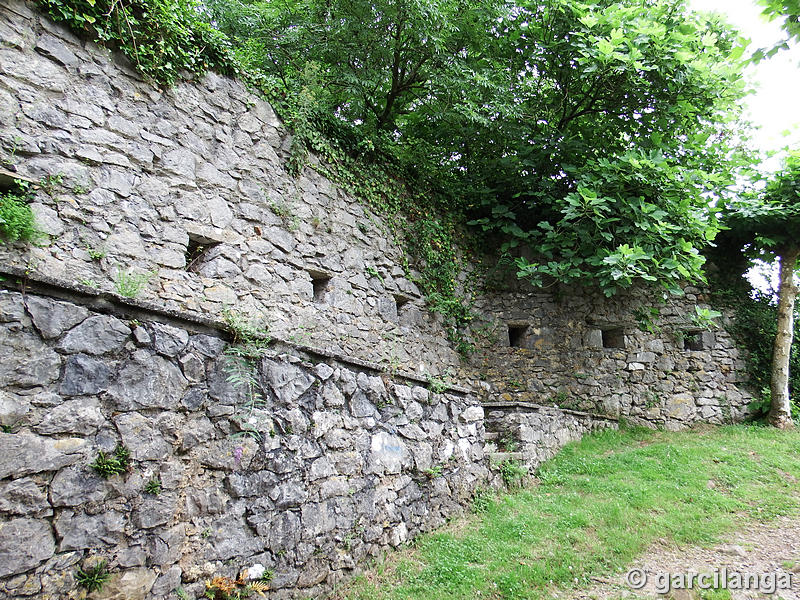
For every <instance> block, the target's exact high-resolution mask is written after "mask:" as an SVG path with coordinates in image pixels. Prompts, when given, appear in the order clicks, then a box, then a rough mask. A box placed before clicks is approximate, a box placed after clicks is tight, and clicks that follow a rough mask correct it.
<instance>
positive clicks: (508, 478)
mask: <svg viewBox="0 0 800 600" xmlns="http://www.w3.org/2000/svg"><path fill="white" fill-rule="evenodd" d="M527 474H528V469H527V467H526V466H525V465H523V464H522V463H521V462H519V461H517V460H514V459H513V458H510V459H508V460H504V461H503V462H502V463H500V477H501V478H502V479H503V483H505V484H506V487H508V488H515V487H522V484H523V481H524V480H525V476H526V475H527Z"/></svg>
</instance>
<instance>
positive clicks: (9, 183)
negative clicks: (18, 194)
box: [0, 167, 39, 190]
mask: <svg viewBox="0 0 800 600" xmlns="http://www.w3.org/2000/svg"><path fill="white" fill-rule="evenodd" d="M17 181H24V182H26V183H30V184H33V185H38V184H39V182H38V181H36V180H35V179H31V178H30V177H25V176H24V175H20V174H19V173H15V172H13V171H9V170H7V169H3V168H2V167H0V190H8V189H11V188H14V187H16V182H17Z"/></svg>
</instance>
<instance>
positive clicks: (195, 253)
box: [184, 234, 219, 271]
mask: <svg viewBox="0 0 800 600" xmlns="http://www.w3.org/2000/svg"><path fill="white" fill-rule="evenodd" d="M218 245H219V242H215V241H213V240H209V239H208V238H203V237H200V236H195V235H191V234H190V235H189V243H188V244H187V245H186V252H185V253H184V256H185V257H186V267H185V270H186V271H195V270H197V268H198V267H199V266H200V265H201V264H202V263H203V260H205V257H206V255H207V254H208V251H209V250H211V248H213V247H214V246H218Z"/></svg>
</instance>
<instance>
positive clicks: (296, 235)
mask: <svg viewBox="0 0 800 600" xmlns="http://www.w3.org/2000/svg"><path fill="white" fill-rule="evenodd" d="M0 37H1V38H2V40H3V43H2V46H0V145H1V146H2V149H3V153H2V155H0V159H5V160H6V161H8V162H10V163H12V165H13V168H15V169H16V170H17V172H18V173H20V174H21V175H25V176H28V177H30V178H32V179H34V180H39V179H41V178H46V177H50V178H51V181H52V182H53V185H52V186H49V189H47V190H40V191H39V193H37V195H36V201H35V202H34V203H33V209H34V212H35V214H36V217H37V221H38V223H39V225H40V227H41V228H42V229H43V230H44V231H45V232H46V233H47V234H48V236H49V243H47V244H43V245H41V246H33V247H23V246H17V247H12V248H7V247H5V246H4V245H3V246H0V264H4V265H12V266H17V267H19V268H22V269H26V270H30V271H35V272H37V273H41V274H43V275H46V276H48V277H52V278H56V279H59V280H61V281H62V282H63V283H64V284H65V285H78V284H83V285H88V286H90V287H93V288H96V289H98V290H100V291H111V292H113V291H115V290H117V289H119V279H120V277H121V276H124V275H126V274H127V275H130V274H134V275H136V274H138V275H142V274H145V273H150V274H151V276H150V278H149V281H148V282H147V284H146V286H144V288H143V289H142V291H141V293H140V294H139V296H138V297H140V298H142V299H146V300H151V301H154V302H157V303H159V304H161V305H162V306H163V307H164V308H166V309H171V310H179V311H182V312H184V313H195V314H201V315H204V316H210V317H218V316H219V315H220V314H222V311H223V310H224V309H225V307H232V308H234V309H235V310H236V311H237V312H239V313H242V314H244V315H249V316H251V317H257V318H260V319H261V320H262V321H263V323H264V324H265V325H266V326H268V327H269V329H270V331H271V332H272V334H273V335H275V336H277V337H281V338H284V339H289V338H291V339H294V340H296V341H302V342H303V343H305V344H307V345H311V346H315V347H317V348H322V349H325V350H328V351H331V352H335V353H337V354H343V355H348V356H355V357H359V358H362V359H365V360H370V361H374V362H383V364H385V365H390V364H391V365H392V366H393V368H395V369H397V368H401V369H402V370H409V371H411V372H417V373H434V374H435V373H438V372H440V371H441V370H442V369H443V368H445V367H446V366H448V365H455V364H457V362H458V357H457V354H456V353H455V352H454V351H453V350H452V349H451V348H450V346H449V344H448V343H447V340H446V336H445V334H444V331H443V330H442V328H441V326H440V324H439V322H438V321H437V319H436V318H435V317H433V316H432V315H431V314H429V312H428V311H427V310H425V302H424V299H423V298H421V296H420V292H419V290H418V289H417V287H416V285H415V284H414V283H412V280H411V278H410V276H412V275H414V273H413V272H410V273H408V274H406V272H405V270H404V268H403V267H402V264H403V260H402V258H403V252H402V250H401V249H400V248H399V247H398V246H397V245H395V244H394V243H393V241H392V239H391V235H390V234H388V233H387V228H386V226H385V225H384V224H383V223H382V221H381V219H380V218H379V217H377V216H375V215H373V214H370V213H369V212H368V211H367V210H366V209H364V208H363V206H362V205H360V204H359V203H357V202H356V201H355V200H353V199H352V198H350V197H348V196H347V195H345V194H344V193H343V192H342V191H341V190H340V189H338V188H337V187H336V186H335V185H333V184H332V183H331V182H330V181H328V180H327V179H325V178H324V177H322V176H321V175H319V174H318V173H317V172H316V171H315V170H314V169H312V168H307V169H305V171H304V173H303V174H302V175H301V176H300V177H299V178H297V179H295V178H293V177H291V176H290V175H289V174H287V173H286V171H285V169H284V165H285V162H286V159H287V157H288V148H289V145H290V143H291V138H290V136H289V134H288V133H287V131H286V130H285V128H284V127H283V126H282V124H281V123H280V122H279V120H278V119H277V118H276V116H275V113H274V112H273V110H272V108H271V107H270V106H269V105H268V104H267V103H265V102H264V101H262V100H260V99H259V98H257V97H256V96H254V95H253V94H251V93H249V92H248V91H247V90H246V89H245V88H244V87H243V86H242V85H241V84H239V83H237V82H234V81H233V80H230V79H227V78H222V77H219V76H217V75H214V74H209V75H207V76H206V77H205V78H204V79H203V80H202V81H199V82H182V83H179V84H177V85H176V86H175V87H173V88H170V89H167V90H159V89H157V88H155V87H154V86H153V85H152V84H150V83H146V82H144V81H142V80H141V79H140V78H139V77H138V76H137V74H136V73H135V72H134V71H133V69H132V68H131V66H130V65H129V64H127V62H126V61H125V60H124V58H122V57H120V56H115V55H112V54H111V53H109V52H108V51H106V50H104V49H102V48H99V47H98V46H96V45H94V44H91V43H85V42H81V41H79V40H78V39H76V38H75V37H74V36H73V35H71V34H70V33H69V32H68V31H67V30H65V29H64V28H63V27H61V26H58V25H54V24H53V23H52V22H50V21H49V20H47V19H46V18H45V17H43V16H41V15H39V14H38V13H36V12H34V10H33V5H32V4H30V3H25V2H23V1H22V0H5V1H4V2H3V3H2V4H0ZM312 158H313V157H312ZM48 192H49V193H48ZM201 249H204V251H201ZM120 273H121V274H122V275H120ZM376 341H379V342H380V343H376Z"/></svg>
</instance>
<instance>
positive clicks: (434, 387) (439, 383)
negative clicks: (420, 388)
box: [425, 371, 450, 394]
mask: <svg viewBox="0 0 800 600" xmlns="http://www.w3.org/2000/svg"><path fill="white" fill-rule="evenodd" d="M425 379H427V380H428V389H429V390H430V391H431V392H433V393H434V394H441V393H443V392H446V391H447V390H448V389H449V388H450V373H449V371H445V372H444V373H442V374H441V375H433V374H431V373H428V374H427V375H426V376H425Z"/></svg>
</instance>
